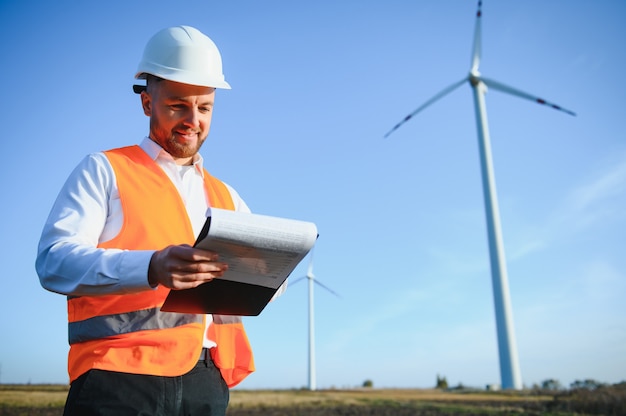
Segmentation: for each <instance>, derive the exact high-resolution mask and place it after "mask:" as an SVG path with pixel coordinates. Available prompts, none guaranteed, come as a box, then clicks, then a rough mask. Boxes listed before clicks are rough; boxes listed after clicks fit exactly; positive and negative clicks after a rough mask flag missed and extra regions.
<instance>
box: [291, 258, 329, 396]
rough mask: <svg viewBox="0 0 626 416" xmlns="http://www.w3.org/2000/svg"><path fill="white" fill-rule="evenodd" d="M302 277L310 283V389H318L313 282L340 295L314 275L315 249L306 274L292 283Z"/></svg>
mask: <svg viewBox="0 0 626 416" xmlns="http://www.w3.org/2000/svg"><path fill="white" fill-rule="evenodd" d="M302 279H307V280H308V284H309V390H311V391H313V390H316V389H317V381H316V374H315V322H314V321H315V311H314V302H313V284H314V283H317V284H318V285H320V286H321V287H323V288H324V289H326V290H327V291H329V292H330V293H332V294H333V295H335V296H337V297H339V295H338V294H337V293H335V292H334V291H333V290H331V289H330V288H328V287H326V286H325V285H323V284H322V283H320V281H319V280H317V279H316V278H315V275H313V250H311V252H310V253H309V267H308V269H307V273H306V276H304V277H300V278H298V279H296V280H295V281H294V282H293V283H292V285H293V284H296V283H297V282H299V281H300V280H302Z"/></svg>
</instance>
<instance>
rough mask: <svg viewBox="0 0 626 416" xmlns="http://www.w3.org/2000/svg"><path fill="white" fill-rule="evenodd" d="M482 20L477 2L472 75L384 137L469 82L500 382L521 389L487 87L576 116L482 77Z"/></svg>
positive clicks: (479, 5) (421, 108)
mask: <svg viewBox="0 0 626 416" xmlns="http://www.w3.org/2000/svg"><path fill="white" fill-rule="evenodd" d="M481 18H482V1H479V2H478V12H477V13H476V26H475V29H474V45H473V52H472V60H471V68H470V72H469V75H467V76H466V77H465V78H463V79H462V80H460V81H458V82H455V83H454V84H452V85H450V86H449V87H447V88H445V89H444V90H442V91H441V92H439V93H438V94H436V95H435V96H434V97H432V98H431V99H430V100H428V101H426V102H425V103H424V104H422V105H421V106H420V107H418V108H417V109H416V110H415V111H413V112H412V113H411V114H409V115H408V116H406V117H405V118H404V119H403V120H402V121H401V122H399V123H398V124H396V125H395V126H394V127H393V128H392V129H391V130H390V131H389V132H388V133H387V134H385V137H388V136H389V135H390V134H391V133H393V132H394V131H395V130H396V129H398V128H399V127H400V126H402V125H403V124H404V123H406V122H407V121H409V120H410V119H411V118H412V117H413V116H415V115H416V114H417V113H419V112H420V111H422V110H423V109H425V108H426V107H428V106H429V105H431V104H433V103H434V102H435V101H437V100H439V99H440V98H442V97H444V96H445V95H447V94H449V93H451V92H452V91H454V90H455V89H457V88H458V87H460V86H461V85H462V84H464V83H465V82H469V84H470V86H471V87H472V91H473V95H474V108H475V111H476V124H477V128H478V145H479V153H480V166H481V174H482V182H483V194H484V199H485V216H486V221H487V237H488V241H489V255H490V260H491V278H492V285H493V298H494V306H495V315H496V330H497V336H498V351H499V357H500V379H501V385H502V388H503V389H515V390H521V389H522V377H521V374H520V367H519V360H518V355H517V344H516V341H515V331H514V329H513V313H512V308H511V299H510V294H509V283H508V277H507V269H506V260H505V255H504V244H503V242H502V232H501V230H500V214H499V210H498V200H497V197H496V182H495V175H494V171H493V166H492V157H491V145H490V137H489V127H488V124H487V110H486V107H485V94H486V92H487V87H490V88H492V89H494V90H498V91H501V92H505V93H508V94H511V95H514V96H517V97H520V98H525V99H528V100H532V101H535V102H537V103H539V104H543V105H547V106H549V107H552V108H554V109H555V110H559V111H563V112H565V113H567V114H570V115H573V116H575V115H576V114H575V113H574V112H572V111H570V110H566V109H564V108H562V107H560V106H558V105H556V104H553V103H550V102H548V101H546V100H544V99H542V98H539V97H536V96H534V95H531V94H528V93H525V92H523V91H520V90H518V89H515V88H512V87H509V86H507V85H504V84H502V83H500V82H497V81H494V80H492V79H488V78H485V77H483V76H482V75H481V74H480V72H479V71H478V68H479V66H480V58H481Z"/></svg>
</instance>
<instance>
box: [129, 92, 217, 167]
mask: <svg viewBox="0 0 626 416" xmlns="http://www.w3.org/2000/svg"><path fill="white" fill-rule="evenodd" d="M214 100H215V88H211V87H201V86H197V85H188V84H181V83H178V82H173V81H167V80H161V81H158V82H155V83H152V84H150V86H149V87H148V90H147V91H144V92H142V93H141V103H142V106H143V111H144V113H145V115H147V116H148V117H150V138H152V140H154V141H156V142H157V143H158V144H160V145H161V147H163V149H165V151H167V152H168V153H169V154H170V155H172V157H173V158H174V160H175V161H176V163H177V164H179V165H186V164H190V163H191V161H192V158H193V156H194V155H195V154H196V153H197V152H198V150H200V147H201V146H202V143H204V141H205V140H206V138H207V136H208V134H209V129H210V127H211V117H212V115H213V103H214Z"/></svg>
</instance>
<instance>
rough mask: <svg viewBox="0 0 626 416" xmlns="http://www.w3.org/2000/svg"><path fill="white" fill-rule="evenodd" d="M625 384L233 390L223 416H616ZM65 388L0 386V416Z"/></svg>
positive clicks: (55, 409)
mask: <svg viewBox="0 0 626 416" xmlns="http://www.w3.org/2000/svg"><path fill="white" fill-rule="evenodd" d="M624 387H626V386H625V385H623V384H622V385H619V386H618V385H616V386H609V387H606V388H604V389H598V390H596V391H565V392H554V391H553V392H538V391H516V392H511V391H500V392H487V391H470V390H465V391H462V390H461V391H460V390H448V391H446V390H436V389H374V388H360V389H359V388H357V389H346V390H335V389H331V390H318V391H308V390H295V389H294V390H239V389H237V390H233V391H231V400H230V406H229V410H228V415H229V416H260V415H264V416H282V415H285V416H287V415H289V416H332V415H341V416H346V415H358V416H404V415H407V416H409V415H426V416H442V415H466V416H470V415H488V416H500V415H512V414H514V415H544V416H546V415H550V416H563V415H571V414H577V415H592V414H595V415H599V414H601V415H619V414H626V413H624V412H626V407H625V406H626V405H625V404H624V403H625V401H626V400H625V398H626V389H625V388H624ZM67 391H68V386H66V385H47V384H46V385H15V384H13V385H11V384H9V385H7V384H0V416H14V415H29V416H30V415H40V416H49V415H50V416H56V415H61V413H62V408H63V404H64V402H65V398H66V396H67Z"/></svg>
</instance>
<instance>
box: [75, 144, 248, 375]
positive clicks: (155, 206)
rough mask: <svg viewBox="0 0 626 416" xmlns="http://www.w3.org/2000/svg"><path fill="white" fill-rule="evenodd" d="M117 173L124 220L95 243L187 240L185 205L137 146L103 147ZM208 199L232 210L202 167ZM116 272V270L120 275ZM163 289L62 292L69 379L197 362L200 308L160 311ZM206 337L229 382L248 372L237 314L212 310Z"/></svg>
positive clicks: (131, 245)
mask: <svg viewBox="0 0 626 416" xmlns="http://www.w3.org/2000/svg"><path fill="white" fill-rule="evenodd" d="M105 155H106V156H107V158H108V159H109V161H110V163H111V166H112V167H113V170H114V172H115V175H116V178H117V185H118V189H119V194H120V200H121V204H122V209H123V212H124V221H123V224H122V227H121V230H120V232H119V234H118V235H117V236H116V237H115V238H113V239H112V240H110V241H107V242H105V243H102V244H99V245H98V247H99V248H120V249H126V250H159V249H162V248H164V247H166V246H168V245H172V244H193V242H194V233H193V230H192V227H191V223H190V221H189V219H188V217H187V211H186V209H185V206H184V203H183V201H182V199H181V198H180V196H179V194H178V191H177V190H176V187H175V186H174V184H172V183H171V181H170V180H169V178H168V177H167V175H166V174H165V172H163V170H162V169H161V168H160V167H159V166H158V165H157V164H156V163H155V162H154V161H153V160H152V159H151V158H150V157H149V156H148V155H147V154H146V153H145V152H144V151H143V150H142V149H141V148H140V147H139V146H128V147H123V148H119V149H113V150H109V151H107V152H105ZM204 178H205V180H204V182H205V189H206V191H207V195H208V198H209V201H210V205H211V206H213V207H216V208H223V209H231V210H232V209H234V205H233V201H232V198H231V196H230V192H229V191H228V189H227V188H226V186H225V185H224V184H223V183H222V182H221V181H219V180H218V179H216V178H214V177H212V176H211V175H209V173H208V172H207V171H206V170H205V171H204ZM120 278H123V276H120ZM168 293H169V289H167V288H165V287H163V286H159V287H157V288H156V289H154V290H146V291H142V292H138V293H132V294H125V295H104V296H77V297H68V302H67V306H68V322H69V332H68V333H69V342H70V352H69V357H68V370H69V375H70V381H74V380H75V379H76V378H78V377H79V376H80V375H81V374H83V373H85V372H87V371H89V370H90V369H102V370H109V371H120V372H126V373H133V374H149V375H157V376H179V375H182V374H185V373H187V372H188V371H190V370H191V369H192V368H193V367H194V365H195V364H196V363H197V362H198V358H199V356H200V351H201V349H202V339H203V336H204V325H205V322H204V319H205V315H196V314H185V313H173V312H161V310H160V307H161V306H162V305H163V302H164V301H165V298H166V296H167V294H168ZM208 336H209V337H210V339H211V340H213V341H215V342H216V343H217V347H215V348H212V349H211V355H212V358H213V360H214V362H215V364H216V366H217V367H218V368H219V369H220V371H221V373H222V377H223V378H224V380H225V381H226V383H227V384H228V386H229V387H233V386H235V385H237V384H238V383H239V382H241V381H242V380H243V379H244V378H245V377H246V376H248V375H249V374H250V373H252V372H253V371H254V359H253V356H252V349H251V347H250V343H249V342H248V338H247V336H246V333H245V330H244V328H243V323H242V320H241V317H239V316H222V315H213V323H212V324H211V326H210V327H209V331H208Z"/></svg>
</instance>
